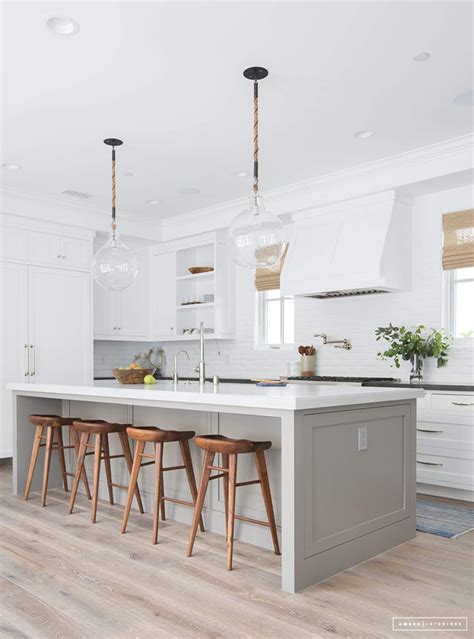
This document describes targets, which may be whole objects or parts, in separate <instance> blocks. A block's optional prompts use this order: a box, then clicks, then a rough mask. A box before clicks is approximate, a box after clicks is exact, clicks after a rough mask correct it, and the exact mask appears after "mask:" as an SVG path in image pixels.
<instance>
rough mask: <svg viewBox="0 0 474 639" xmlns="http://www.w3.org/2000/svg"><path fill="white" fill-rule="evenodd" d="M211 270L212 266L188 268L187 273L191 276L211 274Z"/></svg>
mask: <svg viewBox="0 0 474 639" xmlns="http://www.w3.org/2000/svg"><path fill="white" fill-rule="evenodd" d="M213 270H214V267H213V266H190V267H189V268H188V271H189V272H190V273H191V274H192V275H197V274H198V273H212V271H213Z"/></svg>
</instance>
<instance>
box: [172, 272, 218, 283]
mask: <svg viewBox="0 0 474 639" xmlns="http://www.w3.org/2000/svg"><path fill="white" fill-rule="evenodd" d="M214 273H215V271H208V272H207V273H196V274H195V275H193V274H192V273H190V274H189V275H178V277H177V278H176V279H177V280H178V281H181V280H200V281H202V280H210V279H212V278H213V277H214Z"/></svg>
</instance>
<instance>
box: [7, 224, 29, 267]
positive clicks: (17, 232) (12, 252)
mask: <svg viewBox="0 0 474 639" xmlns="http://www.w3.org/2000/svg"><path fill="white" fill-rule="evenodd" d="M0 237H1V240H0V257H3V258H4V259H6V260H27V259H28V231H26V230H25V229H17V228H14V227H13V226H1V227H0Z"/></svg>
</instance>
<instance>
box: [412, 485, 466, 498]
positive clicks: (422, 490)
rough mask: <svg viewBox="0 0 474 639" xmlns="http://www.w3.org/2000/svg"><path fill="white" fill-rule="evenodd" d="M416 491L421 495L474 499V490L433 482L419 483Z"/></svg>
mask: <svg viewBox="0 0 474 639" xmlns="http://www.w3.org/2000/svg"><path fill="white" fill-rule="evenodd" d="M416 492H417V494H421V495H434V496H435V497H447V498H448V499H460V500H461V501H474V491H473V490H462V489H460V488H448V487H447V486H433V485H431V484H417V485H416Z"/></svg>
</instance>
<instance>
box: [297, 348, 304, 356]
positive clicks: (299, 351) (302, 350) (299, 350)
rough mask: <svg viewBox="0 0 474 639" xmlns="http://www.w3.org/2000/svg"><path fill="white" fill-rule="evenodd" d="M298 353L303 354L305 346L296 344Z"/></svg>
mask: <svg viewBox="0 0 474 639" xmlns="http://www.w3.org/2000/svg"><path fill="white" fill-rule="evenodd" d="M298 353H299V354H300V355H304V354H305V347H304V346H298Z"/></svg>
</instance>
